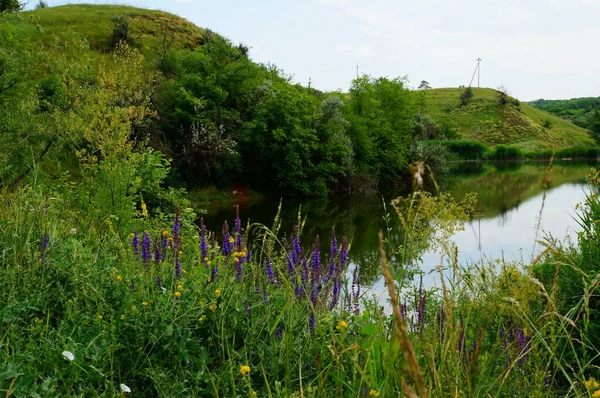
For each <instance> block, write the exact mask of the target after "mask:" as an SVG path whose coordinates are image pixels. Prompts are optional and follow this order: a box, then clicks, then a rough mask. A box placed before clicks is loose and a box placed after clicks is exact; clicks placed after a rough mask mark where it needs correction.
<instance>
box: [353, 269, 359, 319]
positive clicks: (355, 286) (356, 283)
mask: <svg viewBox="0 0 600 398" xmlns="http://www.w3.org/2000/svg"><path fill="white" fill-rule="evenodd" d="M359 298H360V281H359V279H358V265H357V266H356V267H354V272H353V273H352V299H353V303H354V313H355V314H358V312H359V311H358V300H359Z"/></svg>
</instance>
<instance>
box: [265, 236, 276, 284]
mask: <svg viewBox="0 0 600 398" xmlns="http://www.w3.org/2000/svg"><path fill="white" fill-rule="evenodd" d="M265 255H266V256H265V271H266V273H267V277H268V278H269V282H270V283H275V273H274V272H273V264H271V259H270V258H269V254H268V250H267V247H266V245H265Z"/></svg>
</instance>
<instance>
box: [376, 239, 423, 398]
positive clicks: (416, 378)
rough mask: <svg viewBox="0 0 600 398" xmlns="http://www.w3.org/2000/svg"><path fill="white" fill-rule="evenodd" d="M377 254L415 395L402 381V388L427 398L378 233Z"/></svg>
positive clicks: (412, 393)
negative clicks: (379, 258)
mask: <svg viewBox="0 0 600 398" xmlns="http://www.w3.org/2000/svg"><path fill="white" fill-rule="evenodd" d="M379 252H380V253H381V268H382V269H383V276H384V278H385V283H386V285H387V288H388V294H389V295H390V299H391V301H392V310H393V312H394V320H395V322H396V337H397V338H398V343H399V344H400V349H401V350H402V352H403V353H404V357H405V358H406V362H407V367H408V373H409V374H410V377H411V378H412V380H413V382H414V383H415V387H416V389H417V394H416V395H415V391H413V389H412V388H410V386H408V385H407V384H406V383H404V381H402V386H403V388H404V391H405V392H406V394H407V395H408V396H409V397H415V396H418V397H422V398H424V397H427V396H428V395H427V392H426V391H425V383H424V381H423V374H422V373H421V368H420V367H419V363H418V362H417V356H416V355H415V350H414V349H413V346H412V344H411V342H410V339H409V338H408V334H407V333H406V328H405V327H404V320H403V319H402V315H401V314H400V307H399V306H398V299H397V296H396V288H395V285H394V280H393V279H392V275H391V274H390V269H389V268H388V266H387V257H386V253H385V249H384V248H383V232H381V231H379Z"/></svg>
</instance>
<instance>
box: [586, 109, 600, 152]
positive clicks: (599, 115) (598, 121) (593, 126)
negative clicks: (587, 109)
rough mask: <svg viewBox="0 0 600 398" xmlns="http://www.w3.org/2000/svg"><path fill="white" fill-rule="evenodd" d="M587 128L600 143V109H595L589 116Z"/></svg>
mask: <svg viewBox="0 0 600 398" xmlns="http://www.w3.org/2000/svg"><path fill="white" fill-rule="evenodd" d="M588 120H589V129H590V134H591V135H592V138H594V140H596V142H597V143H599V144H600V110H598V109H596V110H595V111H594V112H593V113H592V114H591V116H590V117H589V119H588Z"/></svg>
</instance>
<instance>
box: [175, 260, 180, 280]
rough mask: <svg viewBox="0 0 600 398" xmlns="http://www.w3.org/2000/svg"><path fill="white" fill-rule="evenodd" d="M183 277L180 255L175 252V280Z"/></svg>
mask: <svg viewBox="0 0 600 398" xmlns="http://www.w3.org/2000/svg"><path fill="white" fill-rule="evenodd" d="M179 278H181V263H180V262H179V255H178V254H175V280H178V279H179Z"/></svg>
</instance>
